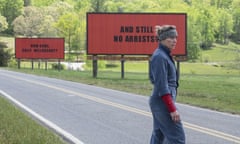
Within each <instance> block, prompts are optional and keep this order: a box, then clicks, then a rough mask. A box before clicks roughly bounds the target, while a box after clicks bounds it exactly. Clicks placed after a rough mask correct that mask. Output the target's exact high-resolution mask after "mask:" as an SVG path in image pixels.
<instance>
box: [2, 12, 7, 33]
mask: <svg viewBox="0 0 240 144" xmlns="http://www.w3.org/2000/svg"><path fill="white" fill-rule="evenodd" d="M7 28H8V23H7V20H6V18H5V17H4V16H1V14H0V32H2V31H4V30H5V29H7Z"/></svg>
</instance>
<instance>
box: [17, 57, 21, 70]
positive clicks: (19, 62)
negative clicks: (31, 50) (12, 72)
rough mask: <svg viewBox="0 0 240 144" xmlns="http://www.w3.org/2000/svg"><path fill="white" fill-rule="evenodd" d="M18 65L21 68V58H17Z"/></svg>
mask: <svg viewBox="0 0 240 144" xmlns="http://www.w3.org/2000/svg"><path fill="white" fill-rule="evenodd" d="M17 65H18V69H20V67H21V60H20V59H17Z"/></svg>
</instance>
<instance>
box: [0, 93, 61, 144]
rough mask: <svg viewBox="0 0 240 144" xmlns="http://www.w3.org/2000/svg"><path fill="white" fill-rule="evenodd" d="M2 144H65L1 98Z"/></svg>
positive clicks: (0, 126) (0, 134)
mask: <svg viewBox="0 0 240 144" xmlns="http://www.w3.org/2000/svg"><path fill="white" fill-rule="evenodd" d="M0 143H1V144H64V143H65V142H64V141H63V140H62V139H61V138H60V137H59V136H57V135H55V134H53V133H52V132H51V131H50V130H48V129H46V128H44V127H42V126H41V125H39V124H38V123H37V122H36V121H34V120H33V119H31V118H30V117H29V116H28V115H27V114H25V113H23V112H22V111H20V110H19V109H18V108H16V107H15V106H13V105H12V104H11V103H9V102H8V101H7V100H6V99H5V98H3V97H2V96H0Z"/></svg>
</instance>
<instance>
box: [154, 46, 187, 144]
mask: <svg viewBox="0 0 240 144" xmlns="http://www.w3.org/2000/svg"><path fill="white" fill-rule="evenodd" d="M149 74H150V80H151V82H152V84H153V86H154V87H153V91H152V95H151V96H150V99H149V105H150V108H151V111H152V115H153V132H152V136H151V142H150V144H185V133H184V130H183V126H182V123H181V122H177V123H175V122H173V120H172V119H171V116H170V113H169V111H168V109H167V107H166V105H165V103H164V102H163V101H162V99H161V96H163V95H165V94H167V93H169V94H171V96H172V99H173V100H174V102H175V101H176V95H177V92H176V91H177V87H178V75H177V72H176V67H175V64H174V61H173V59H172V57H171V56H170V50H169V49H168V48H166V47H165V46H163V45H162V44H159V47H158V48H157V49H156V50H155V51H154V53H153V55H152V59H151V62H150V72H149Z"/></svg>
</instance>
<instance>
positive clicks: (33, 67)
mask: <svg viewBox="0 0 240 144" xmlns="http://www.w3.org/2000/svg"><path fill="white" fill-rule="evenodd" d="M33 68H34V62H33V59H32V70H33Z"/></svg>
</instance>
